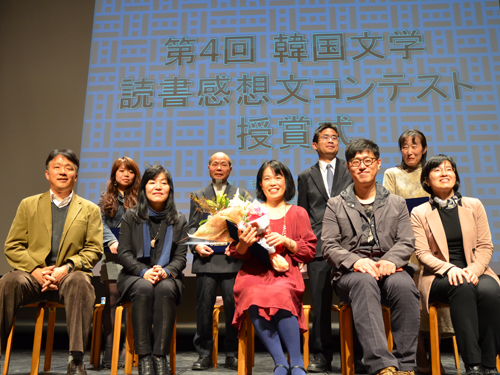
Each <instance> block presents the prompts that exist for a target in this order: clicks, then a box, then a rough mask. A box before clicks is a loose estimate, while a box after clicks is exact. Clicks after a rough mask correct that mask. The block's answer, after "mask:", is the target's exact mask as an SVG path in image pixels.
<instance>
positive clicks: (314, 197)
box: [297, 122, 352, 372]
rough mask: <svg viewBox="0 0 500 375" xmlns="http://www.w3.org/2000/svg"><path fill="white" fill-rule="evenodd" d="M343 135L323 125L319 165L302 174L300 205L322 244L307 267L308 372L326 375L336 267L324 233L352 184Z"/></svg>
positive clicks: (318, 134)
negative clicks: (336, 202) (335, 201)
mask: <svg viewBox="0 0 500 375" xmlns="http://www.w3.org/2000/svg"><path fill="white" fill-rule="evenodd" d="M338 137H339V132H338V129H337V127H336V126H334V125H333V124H332V123H330V122H325V123H323V124H322V125H320V126H319V127H318V128H317V129H316V131H315V132H314V136H313V143H312V146H313V148H314V149H315V150H316V152H317V153H318V158H319V160H318V162H317V163H316V164H314V165H312V166H311V167H309V168H307V169H306V170H304V171H303V172H302V173H300V174H299V180H298V190H299V196H298V200H297V204H298V205H299V206H301V207H304V208H305V209H306V211H307V212H308V213H309V219H310V221H311V226H312V229H313V231H314V234H315V235H316V237H317V239H318V242H317V245H316V257H315V259H314V260H313V261H312V262H311V263H309V264H308V265H307V272H308V274H309V285H310V287H311V295H312V308H313V320H312V330H311V340H310V350H311V354H312V355H313V359H312V360H311V363H310V364H309V366H308V368H307V370H308V371H309V372H325V371H327V370H330V369H331V361H332V355H333V345H332V342H331V336H332V335H331V324H332V321H331V306H332V296H333V289H332V286H331V283H330V271H331V269H332V267H331V266H330V265H329V264H328V263H326V262H325V260H324V259H323V254H322V253H321V230H322V226H323V216H324V213H325V208H326V203H327V201H328V199H330V198H333V197H335V196H337V195H338V194H340V192H341V191H342V190H344V189H345V188H346V187H347V186H348V185H349V184H351V183H352V178H351V175H350V174H349V172H348V170H347V167H346V162H345V161H344V160H342V159H339V158H337V152H338V150H339V140H338Z"/></svg>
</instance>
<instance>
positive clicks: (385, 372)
mask: <svg viewBox="0 0 500 375" xmlns="http://www.w3.org/2000/svg"><path fill="white" fill-rule="evenodd" d="M397 373H398V371H396V367H394V366H389V367H386V368H383V369H382V370H380V371H378V372H377V375H396V374H397Z"/></svg>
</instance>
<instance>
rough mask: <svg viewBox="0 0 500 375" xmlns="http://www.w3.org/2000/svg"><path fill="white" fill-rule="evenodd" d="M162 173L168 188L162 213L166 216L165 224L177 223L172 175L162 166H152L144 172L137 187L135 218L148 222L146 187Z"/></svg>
mask: <svg viewBox="0 0 500 375" xmlns="http://www.w3.org/2000/svg"><path fill="white" fill-rule="evenodd" d="M162 173H163V174H164V175H165V177H167V183H168V186H170V192H169V193H168V198H167V201H166V202H165V209H164V212H166V214H167V223H169V224H175V223H177V220H178V217H177V207H176V206H175V202H174V182H173V181H172V175H171V174H170V172H169V171H168V169H166V168H164V167H163V166H162V165H153V166H151V167H148V168H147V169H146V170H145V171H144V174H143V175H142V180H141V186H140V187H139V195H138V196H137V209H136V216H137V217H138V218H139V219H140V220H142V221H149V209H148V208H149V203H148V197H147V196H146V185H147V183H148V182H149V181H150V180H154V179H156V177H158V175H160V174H162Z"/></svg>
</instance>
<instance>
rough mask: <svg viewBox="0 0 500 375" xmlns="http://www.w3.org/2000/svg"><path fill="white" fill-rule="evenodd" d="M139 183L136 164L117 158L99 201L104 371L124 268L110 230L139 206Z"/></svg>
mask: <svg viewBox="0 0 500 375" xmlns="http://www.w3.org/2000/svg"><path fill="white" fill-rule="evenodd" d="M140 184H141V173H140V172H139V167H138V166H137V164H136V163H135V161H133V160H132V159H130V158H129V157H126V156H124V157H121V158H118V159H116V161H115V162H114V163H113V166H112V167H111V173H110V176H109V180H108V182H107V189H106V191H105V192H103V193H102V194H101V198H100V199H99V207H100V208H101V216H102V226H103V235H104V241H103V242H104V249H105V252H104V255H103V257H102V264H101V282H103V283H104V289H105V296H106V304H105V305H104V311H103V319H102V322H103V333H104V341H105V344H104V345H105V350H104V358H103V360H102V366H103V367H104V368H111V352H112V348H113V327H114V326H115V310H116V301H117V300H118V298H119V293H118V289H117V287H116V279H117V277H118V273H119V272H120V270H121V269H122V266H120V264H119V263H118V251H117V249H118V239H117V238H116V235H115V234H114V233H113V231H112V229H111V228H119V227H120V224H121V221H122V218H123V215H124V214H125V211H126V210H128V209H129V208H131V207H134V206H135V205H136V204H137V194H138V193H139V185H140ZM123 353H124V351H123ZM121 357H122V358H121V363H120V364H119V367H121V366H123V356H121Z"/></svg>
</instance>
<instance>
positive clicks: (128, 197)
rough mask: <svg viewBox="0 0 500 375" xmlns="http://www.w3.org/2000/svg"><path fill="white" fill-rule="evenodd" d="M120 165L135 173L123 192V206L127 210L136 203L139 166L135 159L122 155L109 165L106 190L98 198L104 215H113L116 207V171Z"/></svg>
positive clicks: (139, 179)
mask: <svg viewBox="0 0 500 375" xmlns="http://www.w3.org/2000/svg"><path fill="white" fill-rule="evenodd" d="M122 165H123V166H124V168H125V169H130V170H131V171H133V172H134V174H135V177H134V181H133V182H132V184H131V185H130V186H129V187H127V189H126V190H125V192H124V194H123V195H124V197H123V198H124V201H123V207H124V208H125V209H126V210H128V209H129V208H131V207H134V206H135V205H136V204H137V194H139V186H140V184H141V172H140V171H139V167H138V166H137V164H136V163H135V161H133V160H132V159H130V158H129V157H126V156H124V157H122V158H118V159H116V161H115V162H114V163H113V166H112V167H111V173H110V176H109V181H108V187H107V189H106V192H105V193H104V194H103V195H102V196H101V199H99V207H100V208H101V211H102V212H103V213H104V216H106V217H115V215H116V210H117V209H118V185H117V184H116V171H117V170H118V169H120V167H121V166H122Z"/></svg>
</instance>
